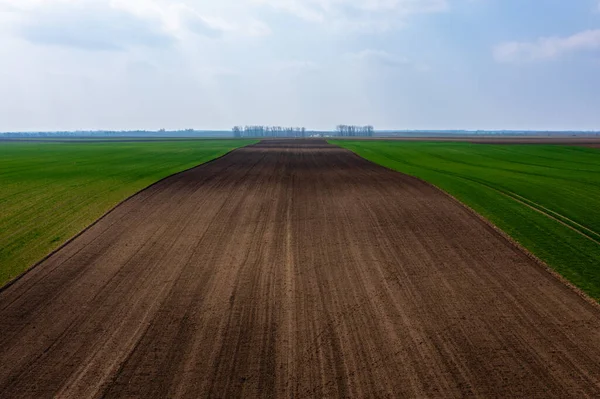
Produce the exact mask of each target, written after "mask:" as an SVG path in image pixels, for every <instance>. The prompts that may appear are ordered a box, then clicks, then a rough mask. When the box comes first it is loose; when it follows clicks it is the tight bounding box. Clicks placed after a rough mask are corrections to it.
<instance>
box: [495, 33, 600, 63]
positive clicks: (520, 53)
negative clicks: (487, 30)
mask: <svg viewBox="0 0 600 399" xmlns="http://www.w3.org/2000/svg"><path fill="white" fill-rule="evenodd" d="M589 50H600V29H596V30H587V31H583V32H580V33H577V34H574V35H572V36H568V37H543V38H540V39H538V40H536V41H535V42H507V43H502V44H499V45H498V46H496V47H495V48H494V52H493V53H494V58H495V59H496V60H497V61H499V62H516V63H518V62H532V61H543V60H551V59H556V58H558V57H560V56H562V55H564V54H568V53H574V52H579V51H589Z"/></svg>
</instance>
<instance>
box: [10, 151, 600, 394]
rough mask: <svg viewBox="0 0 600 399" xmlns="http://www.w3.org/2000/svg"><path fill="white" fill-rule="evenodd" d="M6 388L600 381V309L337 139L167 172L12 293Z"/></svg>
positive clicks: (461, 211)
mask: <svg viewBox="0 0 600 399" xmlns="http://www.w3.org/2000/svg"><path fill="white" fill-rule="evenodd" d="M0 359H1V360H2V361H1V362H0V397H6V398H14V397H35V398H37V397H49V396H59V397H65V398H82V397H92V396H104V397H140V398H151V397H157V398H158V397H161V398H162V397H174V396H184V397H209V396H210V397H222V398H230V397H242V396H243V397H273V396H280V397H296V398H299V397H348V396H349V397H372V396H377V397H385V396H411V397H414V396H421V397H422V396H429V397H436V396H437V397H439V396H444V397H448V396H482V397H494V396H496V397H524V396H527V397H533V396H537V397H568V396H572V397H583V396H591V397H594V396H595V397H598V396H599V395H600V311H599V310H598V307H596V306H595V305H593V304H590V303H589V302H587V301H586V300H584V299H583V298H582V297H580V296H579V295H577V294H576V293H575V292H574V291H573V290H571V289H570V288H568V287H567V286H566V285H564V284H562V283H561V282H560V281H559V280H558V279H556V278H555V277H554V276H553V275H551V274H550V273H548V272H547V271H546V270H545V269H544V268H543V267H542V266H539V265H538V264H537V263H535V262H534V261H533V260H531V258H530V257H529V256H527V254H525V253H524V252H522V251H520V250H519V249H517V248H516V247H515V246H514V245H512V244H511V243H510V242H509V241H508V240H506V239H505V238H503V237H502V236H501V235H500V234H499V233H497V232H496V231H495V230H494V229H493V228H491V227H489V226H488V225H487V224H486V223H485V222H483V221H482V220H481V219H479V218H478V217H477V216H475V215H474V214H472V213H471V212H469V211H468V210H466V209H465V208H464V207H462V206H460V205H459V204H458V203H456V202H455V201H454V200H452V199H451V198H450V197H448V196H446V195H444V194H443V193H441V192H440V191H438V190H437V189H435V188H433V187H432V186H430V185H428V184H426V183H423V182H421V181H419V180H416V179H414V178H411V177H407V176H405V175H402V174H400V173H396V172H392V171H388V170H387V169H384V168H381V167H378V166H376V165H374V164H371V163H369V162H367V161H365V160H362V159H360V158H358V157H357V156H355V155H353V154H352V153H350V152H348V151H346V150H343V149H340V148H337V147H333V146H330V145H327V144H325V142H322V141H289V140H288V141H282V142H278V141H275V140H272V141H268V142H263V143H261V144H258V145H255V146H252V147H247V148H243V149H240V150H236V151H234V152H232V153H231V154H229V155H228V156H226V157H224V158H221V159H219V160H217V161H215V162H212V163H209V164H206V165H204V166H200V167H198V168H195V169H192V170H190V171H187V172H184V173H182V174H179V175H176V176H173V177H171V178H168V179H166V180H164V181H162V182H160V183H158V184H156V185H154V186H152V187H151V188H149V189H147V190H144V191H143V192H141V193H140V194H138V195H136V196H134V197H132V198H131V199H130V200H128V201H126V202H125V203H124V204H122V205H120V206H119V207H117V208H115V210H114V211H113V212H111V213H109V214H108V215H107V216H106V217H104V218H103V219H101V220H100V221H99V222H98V223H97V224H95V225H94V226H92V227H91V228H90V229H89V230H87V231H86V232H85V233H83V234H82V235H80V236H79V237H77V238H76V239H75V240H74V241H72V242H71V243H69V244H68V245H66V246H65V247H63V248H62V249H61V250H59V251H58V252H56V253H55V254H54V255H52V256H51V257H49V258H48V259H47V260H45V261H44V262H42V263H41V264H39V265H38V266H37V267H35V268H34V269H32V270H31V271H30V272H29V273H27V274H25V275H24V276H23V277H22V278H21V279H19V280H17V281H16V282H15V283H14V284H13V285H11V286H9V287H8V288H6V289H5V290H3V291H2V292H0Z"/></svg>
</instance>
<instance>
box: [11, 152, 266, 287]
mask: <svg viewBox="0 0 600 399" xmlns="http://www.w3.org/2000/svg"><path fill="white" fill-rule="evenodd" d="M254 144H257V143H252V144H248V145H245V146H242V147H237V148H234V149H233V150H231V151H227V152H226V153H225V154H223V155H220V156H218V157H216V158H213V159H211V160H209V161H206V162H203V163H200V164H198V165H195V166H192V167H189V168H187V169H184V170H181V171H179V172H175V173H173V174H170V175H168V176H165V177H163V178H161V179H160V180H157V181H155V182H154V183H152V184H150V185H149V186H146V187H144V188H142V189H141V190H139V191H136V192H135V193H133V194H131V195H129V196H128V197H127V198H124V199H122V200H121V201H119V202H118V203H117V204H115V205H114V206H112V207H111V208H110V209H109V210H107V211H106V212H104V213H103V214H102V215H101V216H100V217H99V218H98V219H96V220H94V221H93V222H92V223H91V224H90V225H89V226H87V227H85V228H84V229H83V230H81V231H80V232H79V233H77V234H75V235H74V236H72V237H71V238H69V239H68V240H67V241H65V242H64V243H62V244H61V245H60V246H59V247H58V248H56V249H53V250H52V251H50V252H49V253H48V254H47V255H46V256H44V257H43V258H42V259H40V260H38V261H37V262H35V263H34V264H32V265H31V266H29V267H28V268H27V269H25V270H24V271H23V272H21V273H20V274H18V275H17V276H15V277H13V278H12V279H10V280H8V281H7V282H6V283H5V284H4V285H2V286H0V294H1V293H2V292H4V291H6V290H7V289H8V288H9V287H10V286H12V285H13V284H15V283H16V282H17V281H19V280H20V279H22V278H23V277H25V275H27V273H29V272H30V271H32V270H33V269H35V268H36V267H38V266H39V265H40V264H41V263H43V262H44V261H46V260H47V259H48V258H50V257H51V256H53V255H54V254H56V253H57V252H58V251H60V250H61V249H63V248H64V247H66V246H67V245H69V244H70V243H71V242H73V241H75V239H77V238H78V237H79V236H81V235H82V234H83V233H85V232H87V231H88V230H89V229H91V228H92V227H94V226H95V225H96V224H98V223H100V221H101V220H103V219H104V218H106V217H107V216H108V215H109V214H111V213H112V212H113V211H114V210H115V209H117V208H118V207H119V206H121V205H123V204H124V203H125V202H127V201H129V200H130V199H131V198H133V197H135V196H136V195H138V194H140V193H143V192H144V191H146V190H149V189H150V188H152V187H154V186H155V185H157V184H159V183H162V182H163V181H164V180H167V179H169V178H171V177H173V176H177V175H180V174H182V173H185V172H188V171H190V170H192V169H196V168H200V167H202V166H204V165H208V164H210V163H213V162H216V161H218V160H220V159H221V158H224V157H226V156H227V155H229V154H231V153H232V152H234V151H238V150H241V149H242V148H245V147H249V146H251V145H254Z"/></svg>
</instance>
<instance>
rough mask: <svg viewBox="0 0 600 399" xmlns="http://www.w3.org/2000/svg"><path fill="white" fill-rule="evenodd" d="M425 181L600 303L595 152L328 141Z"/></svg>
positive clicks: (599, 184)
mask: <svg viewBox="0 0 600 399" xmlns="http://www.w3.org/2000/svg"><path fill="white" fill-rule="evenodd" d="M332 143H333V144H337V145H340V146H342V147H345V148H348V149H350V150H352V151H354V152H355V153H357V154H358V155H360V156H362V157H364V158H366V159H368V160H370V161H373V162H375V163H378V164H380V165H383V166H385V167H388V168H390V169H394V170H397V171H400V172H403V173H406V174H409V175H413V176H416V177H418V178H421V179H423V180H426V181H428V182H430V183H432V184H434V185H436V186H437V187H439V188H441V189H443V190H445V191H446V192H448V193H450V194H451V195H453V196H454V197H456V198H458V199H459V200H461V201H463V202H464V203H465V204H467V205H468V206H470V207H471V208H473V209H474V210H476V211H477V212H479V213H480V214H481V215H483V216H485V217H486V218H487V219H488V220H490V221H491V222H493V223H494V224H495V225H496V226H498V227H500V228H501V229H502V230H504V231H505V232H506V233H508V234H509V235H510V236H512V237H513V238H514V239H515V240H516V241H518V242H519V243H521V244H522V245H523V246H524V247H526V248H527V249H529V250H530V251H531V252H532V253H534V254H535V255H536V256H538V257H539V258H540V259H542V260H544V261H545V262H546V263H547V264H548V265H549V266H551V267H552V268H554V269H555V270H556V271H558V272H559V273H560V274H561V275H563V276H564V277H566V278H567V279H568V280H569V281H571V282H572V283H573V284H575V285H576V286H578V287H580V288H581V289H582V290H583V291H585V292H587V293H588V294H589V295H590V296H592V297H593V298H595V299H596V300H600V151H598V150H597V149H591V148H584V147H569V146H552V145H481V144H470V143H439V142H437V143H436V142H399V141H395V142H394V141H332Z"/></svg>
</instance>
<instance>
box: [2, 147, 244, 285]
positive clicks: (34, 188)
mask: <svg viewBox="0 0 600 399" xmlns="http://www.w3.org/2000/svg"><path fill="white" fill-rule="evenodd" d="M250 143H252V141H250V140H188V141H162V142H129V143H125V142H123V143H119V142H88V143H75V142H73V143H50V142H41V143H40V142H37V143H35V142H30V143H25V142H4V143H0V286H1V285H2V284H4V283H6V282H7V281H8V280H10V279H12V278H13V277H15V276H17V275H18V274H20V273H21V272H23V271H24V270H25V269H27V268H28V267H29V266H31V265H32V264H33V263H35V262H36V261H38V260H40V259H41V258H42V257H44V256H45V255H46V254H48V253H49V252H50V251H52V250H53V249H55V248H57V247H59V246H60V245H61V244H62V243H64V242H65V241H66V240H68V239H69V238H71V237H72V236H73V235H75V234H77V233H78V232H79V231H81V230H82V229H84V228H85V227H86V226H88V225H89V224H91V223H92V222H93V221H94V220H96V219H97V218H98V217H100V216H101V215H102V214H104V213H105V212H106V211H108V210H109V209H110V208H112V207H113V206H114V205H116V204H117V203H119V202H120V201H122V200H123V199H125V198H127V197H128V196H130V195H132V194H134V193H135V192H137V191H139V190H141V189H142V188H144V187H147V186H148V185H150V184H152V183H154V182H156V181H157V180H160V179H161V178H163V177H166V176H168V175H171V174H173V173H176V172H179V171H182V170H184V169H188V168H191V167H193V166H195V165H198V164H201V163H204V162H207V161H209V160H211V159H214V158H216V157H219V156H221V155H223V154H225V153H227V152H229V151H231V150H232V149H234V148H237V147H240V146H243V145H247V144H250Z"/></svg>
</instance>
